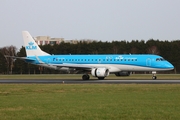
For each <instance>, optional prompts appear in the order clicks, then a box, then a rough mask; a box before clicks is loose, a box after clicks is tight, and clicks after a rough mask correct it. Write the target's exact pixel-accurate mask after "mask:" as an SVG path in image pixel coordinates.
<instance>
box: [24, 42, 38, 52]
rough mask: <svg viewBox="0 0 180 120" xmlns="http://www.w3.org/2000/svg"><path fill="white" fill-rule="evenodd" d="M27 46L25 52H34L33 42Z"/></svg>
mask: <svg viewBox="0 0 180 120" xmlns="http://www.w3.org/2000/svg"><path fill="white" fill-rule="evenodd" d="M28 44H29V45H28V46H26V50H36V49H37V46H35V45H34V43H33V42H29V43H28Z"/></svg>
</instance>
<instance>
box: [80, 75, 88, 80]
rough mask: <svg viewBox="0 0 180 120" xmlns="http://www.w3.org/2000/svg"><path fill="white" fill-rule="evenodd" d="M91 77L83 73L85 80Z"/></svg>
mask: <svg viewBox="0 0 180 120" xmlns="http://www.w3.org/2000/svg"><path fill="white" fill-rule="evenodd" d="M89 78H90V76H89V75H83V76H82V79H83V80H89Z"/></svg>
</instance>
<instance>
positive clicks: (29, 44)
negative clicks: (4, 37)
mask: <svg viewBox="0 0 180 120" xmlns="http://www.w3.org/2000/svg"><path fill="white" fill-rule="evenodd" d="M22 35H23V39H24V47H25V50H26V55H27V57H28V56H45V55H50V54H48V53H46V52H44V51H42V50H41V49H40V48H39V46H38V45H37V43H36V42H35V40H34V39H33V38H32V36H31V35H30V34H29V32H28V31H22Z"/></svg>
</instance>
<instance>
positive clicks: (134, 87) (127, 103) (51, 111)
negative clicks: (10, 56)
mask: <svg viewBox="0 0 180 120" xmlns="http://www.w3.org/2000/svg"><path fill="white" fill-rule="evenodd" d="M179 93H180V85H179V84H157V85H156V84H76V85H73V84H0V119H1V120H24V119H27V120H28V119H29V120H32V119H33V120H60V119H61V120H62V119H74V120H82V119H83V120H84V119H87V120H92V119H93V120H99V119H108V120H111V119H113V120H114V119H123V120H132V119H138V120H144V119H145V120H165V119H166V120H175V119H176V120H178V119H180V115H179V111H180V101H179V100H180V95H179Z"/></svg>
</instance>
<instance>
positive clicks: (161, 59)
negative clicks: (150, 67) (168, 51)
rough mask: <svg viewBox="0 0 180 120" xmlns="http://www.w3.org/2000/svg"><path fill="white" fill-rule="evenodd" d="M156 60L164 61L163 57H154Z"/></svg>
mask: <svg viewBox="0 0 180 120" xmlns="http://www.w3.org/2000/svg"><path fill="white" fill-rule="evenodd" d="M156 61H166V60H165V59H164V58H156Z"/></svg>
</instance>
